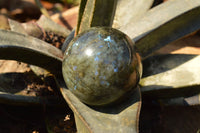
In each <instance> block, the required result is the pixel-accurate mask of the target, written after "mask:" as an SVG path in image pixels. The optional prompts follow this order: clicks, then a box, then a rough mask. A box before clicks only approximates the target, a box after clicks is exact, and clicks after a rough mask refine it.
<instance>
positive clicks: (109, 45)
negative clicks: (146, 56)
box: [62, 27, 142, 105]
mask: <svg viewBox="0 0 200 133" xmlns="http://www.w3.org/2000/svg"><path fill="white" fill-rule="evenodd" d="M62 71H63V77H64V80H65V82H66V85H67V87H68V88H69V90H70V91H71V92H72V93H73V94H74V95H75V96H77V97H78V98H79V99H80V100H81V101H82V102H84V103H86V104H88V105H107V104H110V103H113V102H115V101H117V100H118V99H121V98H122V97H123V96H124V95H125V94H126V93H127V92H129V91H131V90H133V89H135V88H136V86H137V84H138V82H139V80H140V78H141V74H142V65H141V60H140V57H139V55H138V54H137V53H136V51H135V49H134V43H133V42H132V40H131V39H130V38H129V37H128V36H127V35H125V34H124V33H122V32H121V31H119V30H116V29H113V28H106V27H96V28H91V29H89V30H88V31H85V32H83V33H81V34H79V35H78V36H76V37H75V38H74V39H73V40H72V41H71V42H70V44H69V45H68V47H67V49H66V51H65V53H64V59H63V66H62Z"/></svg>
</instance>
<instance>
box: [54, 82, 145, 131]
mask: <svg viewBox="0 0 200 133" xmlns="http://www.w3.org/2000/svg"><path fill="white" fill-rule="evenodd" d="M58 83H59V85H60V86H61V92H62V94H63V96H64V98H65V100H66V101H67V103H68V104H69V106H70V108H71V109H72V110H73V112H74V114H75V119H76V124H77V129H78V132H81V133H87V132H91V133H115V132H117V133H137V132H138V121H139V112H140V107H141V97H140V89H139V87H138V88H137V89H136V90H135V91H134V92H132V93H130V95H129V96H128V97H127V99H126V100H124V101H123V102H122V103H120V104H117V105H113V106H109V107H90V106H87V105H85V104H84V103H82V102H80V101H79V100H78V98H77V97H75V96H74V95H73V94H72V93H71V92H70V91H69V90H68V89H67V87H66V86H65V84H64V81H62V80H61V79H59V80H58Z"/></svg>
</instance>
